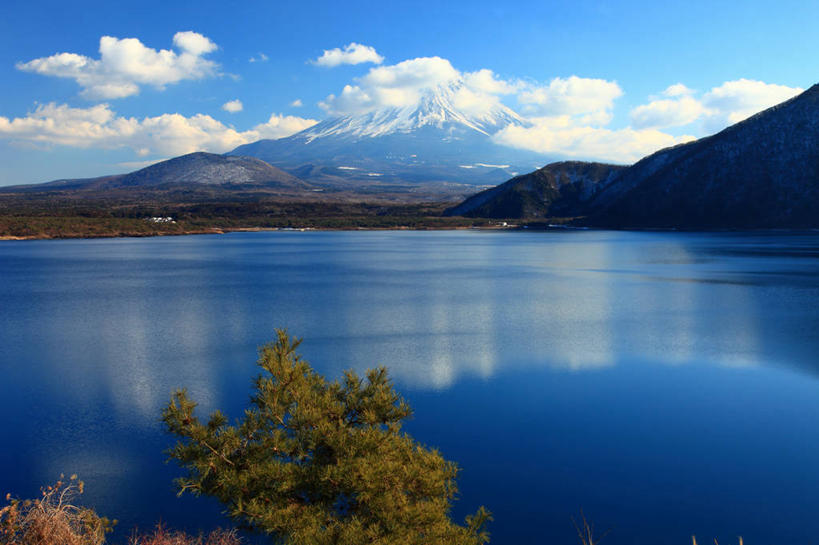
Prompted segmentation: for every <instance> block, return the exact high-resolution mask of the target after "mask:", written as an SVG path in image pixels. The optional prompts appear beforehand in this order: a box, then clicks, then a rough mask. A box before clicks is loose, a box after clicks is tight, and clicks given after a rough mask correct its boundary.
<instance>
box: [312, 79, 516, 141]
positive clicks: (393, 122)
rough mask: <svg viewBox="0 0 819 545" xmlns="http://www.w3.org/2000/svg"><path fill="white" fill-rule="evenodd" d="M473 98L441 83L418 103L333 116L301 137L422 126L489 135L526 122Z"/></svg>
mask: <svg viewBox="0 0 819 545" xmlns="http://www.w3.org/2000/svg"><path fill="white" fill-rule="evenodd" d="M470 98H475V95H474V94H471V92H470V91H469V90H468V89H467V88H466V87H465V85H464V84H463V83H462V82H455V83H451V84H448V85H440V86H438V87H435V88H431V89H427V90H425V91H424V92H423V93H422V95H421V97H420V100H419V101H418V102H417V103H416V104H412V105H409V106H403V107H387V108H380V109H376V110H373V111H370V112H367V113H364V114H360V115H346V116H340V117H334V118H330V119H327V120H325V121H322V122H321V123H319V124H317V125H315V126H313V127H311V128H309V129H307V130H306V131H303V132H302V133H301V136H302V137H303V138H305V139H306V140H307V142H311V141H313V140H315V139H317V138H323V137H326V136H331V135H332V136H347V137H353V138H366V137H379V136H386V135H389V134H395V133H409V132H412V131H415V130H418V129H421V128H423V127H435V128H438V129H444V130H453V129H465V130H467V131H475V132H477V133H480V134H483V135H486V136H490V135H492V134H493V133H495V132H497V131H499V130H500V129H502V128H504V127H506V126H509V125H522V126H526V125H527V122H526V121H525V120H524V119H523V118H522V117H520V116H519V115H518V114H517V113H515V112H514V111H513V110H511V109H510V108H508V107H506V106H504V105H503V104H501V103H500V102H497V101H493V100H483V101H481V100H469V99H470ZM465 102H469V105H468V107H465V106H464V105H463V104H464V103H465Z"/></svg>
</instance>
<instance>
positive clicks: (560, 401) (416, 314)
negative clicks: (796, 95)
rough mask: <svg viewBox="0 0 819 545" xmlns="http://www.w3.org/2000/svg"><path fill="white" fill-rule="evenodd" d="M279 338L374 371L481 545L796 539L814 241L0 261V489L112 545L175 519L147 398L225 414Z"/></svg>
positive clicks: (388, 247)
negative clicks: (399, 400)
mask: <svg viewBox="0 0 819 545" xmlns="http://www.w3.org/2000/svg"><path fill="white" fill-rule="evenodd" d="M282 326H286V327H288V328H289V329H290V331H291V332H292V333H294V334H297V335H299V336H302V337H304V339H305V340H304V344H303V345H302V352H303V354H304V355H305V356H306V358H307V359H308V360H309V361H310V362H311V363H312V364H313V365H314V366H315V367H316V368H317V369H318V370H319V371H320V372H322V373H324V374H326V375H328V376H330V377H338V376H339V375H340V374H341V372H342V370H344V369H347V368H351V367H352V368H355V369H357V370H359V371H363V370H364V369H366V368H367V367H371V366H373V365H380V364H383V365H386V366H388V367H389V369H390V373H391V375H392V376H393V378H394V379H395V382H396V385H397V387H398V388H399V390H401V391H402V393H403V394H404V395H406V397H407V398H408V399H409V401H410V403H411V404H412V406H413V407H414V409H415V417H414V419H413V420H412V421H411V422H410V423H409V424H408V426H407V429H408V430H409V431H410V432H411V433H413V434H414V435H415V436H416V437H417V438H418V439H419V440H420V441H422V442H423V443H426V444H428V445H432V446H436V447H439V448H440V449H441V451H442V452H443V454H444V455H445V456H446V457H447V458H450V459H453V460H455V461H457V462H458V463H459V465H460V466H461V468H462V472H461V475H460V477H459V484H460V488H461V494H460V499H459V501H458V502H457V505H456V510H455V514H456V516H457V517H458V518H462V517H463V515H465V514H467V513H469V512H472V511H474V510H475V508H476V507H477V506H478V505H482V504H483V505H486V506H487V507H488V508H489V509H490V510H492V511H493V512H494V514H495V519H496V520H495V522H494V523H493V524H492V526H491V531H492V533H493V539H492V543H497V544H530V543H531V544H535V543H538V544H542V543H572V542H574V540H575V539H576V538H575V537H574V530H573V528H572V526H571V522H570V517H571V515H572V514H573V513H577V512H578V511H579V509H581V508H582V509H583V510H584V511H585V513H586V514H587V515H589V516H590V518H592V519H593V520H594V521H595V522H596V523H597V526H598V527H600V528H608V527H611V528H612V532H611V533H610V534H609V536H607V537H606V539H605V542H604V544H605V543H610V544H612V545H617V544H621V543H622V544H626V543H635V544H643V543H645V544H648V543H651V544H657V543H669V544H671V543H675V544H683V543H689V542H690V536H691V535H692V534H696V535H697V536H700V541H701V542H703V543H705V542H710V540H711V539H712V538H713V537H717V538H719V539H720V541H721V542H731V541H734V540H735V538H736V536H738V535H743V536H744V537H745V540H746V542H747V543H749V544H753V543H774V542H775V543H783V544H788V543H805V542H808V541H810V540H811V539H813V538H814V536H816V535H817V534H819V520H817V518H816V517H815V512H816V511H817V509H819V381H817V371H819V361H817V355H819V234H816V233H801V234H800V233H796V234H794V233H772V234H757V233H755V234H724V233H723V234H702V233H699V234H683V233H616V232H592V231H585V232H555V233H553V232H547V233H543V232H532V233H528V232H466V231H459V232H275V233H242V234H239V233H236V234H230V235H224V236H188V237H173V238H154V239H107V240H70V241H25V242H7V243H3V244H2V245H0V373H2V375H1V377H0V425H2V430H3V436H2V440H0V442H2V449H0V492H2V493H5V492H7V491H9V492H14V493H15V494H17V495H21V496H27V497H32V496H33V495H35V494H36V492H37V488H38V487H39V486H40V485H41V484H45V483H47V482H49V481H53V480H54V479H55V478H56V477H57V476H58V475H59V474H60V473H66V474H69V473H78V474H80V476H81V477H82V478H84V479H85V480H86V482H87V493H86V498H85V499H86V501H87V502H89V503H90V504H93V505H94V506H96V507H97V509H98V510H99V511H100V512H101V513H102V514H106V515H108V516H111V517H116V518H119V519H120V520H121V523H120V528H121V529H122V530H121V531H120V534H121V535H122V536H125V535H127V531H128V530H130V528H132V527H133V526H135V525H138V526H140V527H142V528H145V527H148V526H151V525H152V524H153V523H154V522H156V521H157V520H159V519H162V520H164V521H166V522H167V523H169V524H170V525H172V526H177V527H186V528H189V529H197V528H210V527H213V526H216V525H218V524H226V521H225V520H224V519H219V518H218V516H217V514H218V513H219V511H220V507H219V506H218V505H217V504H216V503H215V502H212V501H208V500H206V499H202V498H189V497H183V498H181V499H180V498H176V496H175V493H174V490H173V487H172V484H171V480H172V479H173V477H174V476H177V475H179V470H178V469H177V468H176V467H175V466H174V465H172V464H171V465H166V464H164V463H163V461H164V458H165V457H164V455H163V453H162V451H163V449H165V448H167V447H168V446H170V444H171V443H172V438H171V437H169V436H168V435H166V434H165V433H164V431H163V429H162V426H161V424H160V422H159V414H160V411H161V408H162V406H163V405H164V404H166V403H167V401H168V399H169V395H170V392H171V391H172V390H173V389H174V388H176V387H180V386H185V387H187V388H188V389H189V391H190V393H191V396H192V397H193V398H194V399H196V400H198V401H199V402H200V403H201V405H202V409H204V410H206V411H209V410H212V409H215V408H221V409H223V410H225V411H226V412H228V413H229V414H232V415H239V414H240V413H241V410H242V408H243V407H244V406H245V404H246V403H247V399H248V396H249V394H250V380H251V378H252V377H253V376H254V375H255V374H256V369H257V368H256V366H255V359H256V350H257V347H258V346H259V345H261V344H263V343H264V342H266V341H268V340H270V339H271V338H272V336H273V329H274V328H275V327H282Z"/></svg>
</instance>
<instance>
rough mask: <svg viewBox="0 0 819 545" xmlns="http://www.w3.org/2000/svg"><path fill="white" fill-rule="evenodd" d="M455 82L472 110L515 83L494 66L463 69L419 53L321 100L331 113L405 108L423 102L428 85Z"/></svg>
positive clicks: (462, 104) (460, 100) (459, 99)
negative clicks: (420, 55)
mask: <svg viewBox="0 0 819 545" xmlns="http://www.w3.org/2000/svg"><path fill="white" fill-rule="evenodd" d="M450 84H457V85H453V96H452V99H453V101H454V105H455V106H456V107H457V108H460V109H463V110H465V111H469V110H471V109H480V108H486V107H488V106H491V105H496V104H498V103H499V98H498V96H499V95H501V94H508V93H512V92H514V90H515V87H514V86H513V85H512V84H510V83H507V82H504V81H502V80H500V79H498V78H497V77H496V76H495V74H494V73H493V72H492V71H491V70H486V69H484V70H479V71H477V72H469V73H463V72H460V71H459V70H457V69H455V67H453V66H452V63H450V62H449V61H448V60H447V59H442V58H441V57H418V58H415V59H408V60H405V61H402V62H399V63H397V64H393V65H389V66H378V67H374V68H371V69H370V70H369V72H367V74H365V75H364V76H362V77H359V78H356V79H355V80H354V82H353V84H350V85H345V86H344V88H343V89H342V91H341V93H340V94H339V95H329V96H328V97H327V98H326V99H324V100H323V101H322V102H320V103H319V106H321V107H322V108H324V109H325V110H326V111H327V112H328V113H329V114H331V115H355V114H361V113H365V112H368V111H371V110H374V109H377V108H385V107H394V108H402V107H407V106H413V105H415V104H417V103H418V102H419V100H420V99H421V97H422V95H423V93H424V92H425V91H426V90H428V89H434V88H435V87H438V86H442V85H450Z"/></svg>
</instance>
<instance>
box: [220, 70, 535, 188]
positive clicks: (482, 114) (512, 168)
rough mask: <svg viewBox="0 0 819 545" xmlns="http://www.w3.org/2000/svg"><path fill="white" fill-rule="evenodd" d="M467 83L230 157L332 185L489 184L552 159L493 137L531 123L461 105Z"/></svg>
mask: <svg viewBox="0 0 819 545" xmlns="http://www.w3.org/2000/svg"><path fill="white" fill-rule="evenodd" d="M462 89H463V83H452V84H447V85H441V86H438V87H435V88H431V89H427V90H425V91H424V92H423V93H422V94H421V96H420V99H419V100H418V101H417V102H416V103H415V104H412V105H410V106H404V107H387V108H380V109H376V110H373V111H369V112H366V113H363V114H359V115H345V116H337V117H332V118H330V119H327V120H325V121H322V122H320V123H318V124H317V125H314V126H312V127H310V128H308V129H305V130H303V131H301V132H299V133H296V134H294V135H292V136H289V137H286V138H280V139H278V140H259V141H257V142H253V143H251V144H246V145H243V146H239V147H238V148H236V149H234V150H233V151H231V152H229V153H228V155H246V156H251V157H256V158H258V159H262V160H263V161H266V162H268V163H270V164H271V165H274V166H276V167H278V168H281V169H283V170H285V171H287V172H289V173H291V174H293V175H295V176H298V177H299V178H301V179H303V180H307V181H309V182H311V183H318V184H326V185H330V186H333V185H335V186H338V187H343V186H348V185H353V184H367V185H370V184H374V185H384V184H392V185H396V184H404V185H410V186H411V185H413V184H421V183H431V182H449V183H454V184H468V185H487V184H491V185H494V184H497V183H500V182H502V181H504V180H506V179H508V178H509V177H510V176H514V175H516V174H519V173H521V172H529V171H531V170H533V169H534V168H538V167H540V166H542V165H543V164H544V163H545V162H548V159H549V158H548V157H544V156H543V155H539V154H536V153H532V152H528V151H523V150H517V149H514V148H510V147H506V146H503V145H500V144H497V143H495V142H494V140H493V139H492V135H493V134H495V133H497V132H498V131H500V130H501V129H503V128H505V127H508V126H510V125H517V126H528V122H527V121H526V120H525V119H524V118H522V117H521V116H519V115H518V114H517V113H515V112H514V111H513V110H511V109H510V108H508V107H506V106H504V105H503V104H500V103H499V102H496V101H487V104H483V105H481V106H479V107H476V106H475V105H474V104H470V105H469V107H459V106H458V104H459V100H458V93H459V91H461V90H462Z"/></svg>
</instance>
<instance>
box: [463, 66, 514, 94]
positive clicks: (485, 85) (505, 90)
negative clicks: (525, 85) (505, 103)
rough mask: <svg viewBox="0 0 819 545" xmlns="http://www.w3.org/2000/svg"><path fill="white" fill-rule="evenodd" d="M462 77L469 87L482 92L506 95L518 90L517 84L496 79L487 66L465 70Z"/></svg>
mask: <svg viewBox="0 0 819 545" xmlns="http://www.w3.org/2000/svg"><path fill="white" fill-rule="evenodd" d="M463 78H464V81H465V82H466V85H467V86H468V87H469V88H471V89H474V90H476V91H482V92H484V93H491V94H494V95H508V94H511V93H514V92H515V91H517V90H518V85H516V84H513V83H510V82H508V81H504V80H502V79H498V78H497V76H495V73H494V72H492V70H489V69H487V68H482V69H480V70H478V71H477V72H467V73H465V74H464V76H463Z"/></svg>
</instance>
